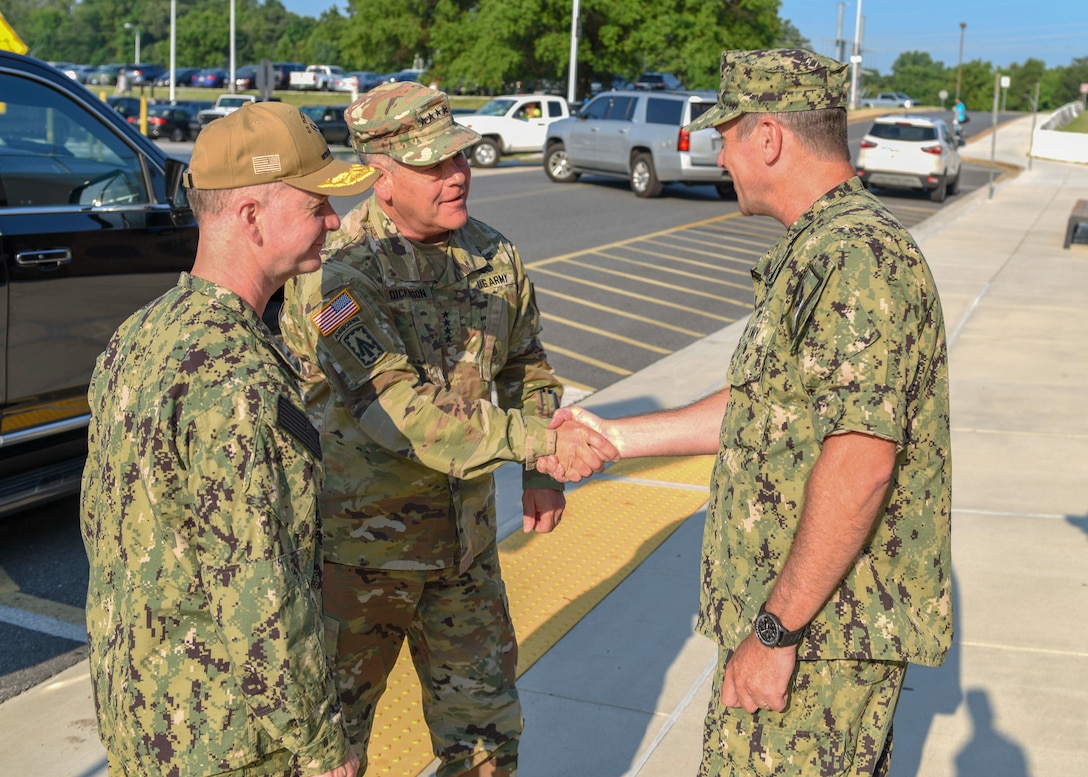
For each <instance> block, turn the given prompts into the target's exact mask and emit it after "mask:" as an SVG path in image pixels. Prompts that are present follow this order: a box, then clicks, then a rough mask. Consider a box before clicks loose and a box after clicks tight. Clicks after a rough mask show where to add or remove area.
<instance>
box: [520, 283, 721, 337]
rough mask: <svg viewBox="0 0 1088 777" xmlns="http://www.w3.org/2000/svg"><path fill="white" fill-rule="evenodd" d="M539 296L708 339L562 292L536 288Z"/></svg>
mask: <svg viewBox="0 0 1088 777" xmlns="http://www.w3.org/2000/svg"><path fill="white" fill-rule="evenodd" d="M536 293H537V296H540V295H542V294H543V295H548V294H550V295H551V296H553V297H558V298H559V299H561V300H563V301H565V302H573V303H574V304H576V305H585V306H586V307H588V308H593V309H594V310H600V311H602V312H604V313H610V314H611V315H614V316H621V317H623V318H629V319H631V320H632V321H641V322H642V323H645V324H653V325H654V326H657V327H661V328H662V329H668V330H669V331H670V332H679V333H680V334H682V335H688V336H689V337H694V338H695V339H696V340H698V339H700V338H703V337H706V336H707V335H708V334H709V332H696V331H695V330H694V329H684V328H683V327H679V326H674V325H673V324H668V323H665V322H664V321H658V320H657V319H654V318H648V317H647V316H640V315H639V314H638V313H631V312H628V311H626V310H620V309H619V308H611V307H608V306H607V305H602V304H600V303H599V302H591V301H589V300H587V299H583V298H582V297H574V296H571V295H569V294H563V293H562V292H558V291H552V290H551V289H545V288H542V287H540V286H537V287H536Z"/></svg>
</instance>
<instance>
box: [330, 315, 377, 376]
mask: <svg viewBox="0 0 1088 777" xmlns="http://www.w3.org/2000/svg"><path fill="white" fill-rule="evenodd" d="M335 339H336V341H337V342H339V343H340V344H341V345H343V346H344V347H345V348H346V349H347V350H348V352H349V353H350V354H351V355H352V356H354V357H355V358H356V359H358V360H359V362H360V363H361V364H362V365H363V366H364V367H373V366H374V365H375V364H376V363H377V361H378V359H379V358H380V357H381V355H382V354H383V353H384V351H383V349H382V347H381V346H380V345H379V344H378V341H377V340H376V339H374V335H372V334H370V332H369V331H367V328H366V326H365V325H364V324H363V322H362V321H361V320H360V321H352V322H351V323H349V324H348V325H347V326H345V327H343V328H342V329H340V331H338V332H337V333H336V337H335Z"/></svg>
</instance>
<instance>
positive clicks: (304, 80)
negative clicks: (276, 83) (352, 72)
mask: <svg viewBox="0 0 1088 777" xmlns="http://www.w3.org/2000/svg"><path fill="white" fill-rule="evenodd" d="M345 75H347V74H346V73H345V72H344V68H342V67H339V66H338V65H310V66H309V67H307V68H306V69H305V70H296V71H295V72H294V73H292V74H291V78H290V81H289V82H288V87H289V88H291V89H300V90H303V91H315V90H317V91H321V92H327V91H329V90H330V89H332V85H333V83H334V82H335V81H336V80H337V79H339V78H343V77H344V76H345Z"/></svg>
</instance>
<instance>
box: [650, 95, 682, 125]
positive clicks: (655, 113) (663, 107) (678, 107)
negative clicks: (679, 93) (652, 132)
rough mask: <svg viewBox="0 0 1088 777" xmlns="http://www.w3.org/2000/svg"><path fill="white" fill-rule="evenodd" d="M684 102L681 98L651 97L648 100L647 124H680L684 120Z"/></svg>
mask: <svg viewBox="0 0 1088 777" xmlns="http://www.w3.org/2000/svg"><path fill="white" fill-rule="evenodd" d="M683 115H684V103H683V102H681V101H680V100H665V99H662V98H660V97H651V98H650V99H648V100H647V101H646V123H647V124H669V125H671V126H673V127H678V126H680V124H681V122H682V121H683Z"/></svg>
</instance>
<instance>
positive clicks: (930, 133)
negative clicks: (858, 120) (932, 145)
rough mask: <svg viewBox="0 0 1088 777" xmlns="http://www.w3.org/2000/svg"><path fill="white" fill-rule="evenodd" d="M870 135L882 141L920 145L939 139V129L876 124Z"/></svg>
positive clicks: (909, 125) (910, 125) (911, 125)
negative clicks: (903, 141) (904, 141)
mask: <svg viewBox="0 0 1088 777" xmlns="http://www.w3.org/2000/svg"><path fill="white" fill-rule="evenodd" d="M869 134H870V135H872V136H873V137H874V138H880V139H881V140H906V141H910V142H914V143H920V142H923V141H926V140H936V139H937V128H936V127H933V126H929V127H918V126H915V125H913V124H874V125H873V127H872V129H870V130H869Z"/></svg>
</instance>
